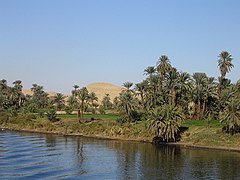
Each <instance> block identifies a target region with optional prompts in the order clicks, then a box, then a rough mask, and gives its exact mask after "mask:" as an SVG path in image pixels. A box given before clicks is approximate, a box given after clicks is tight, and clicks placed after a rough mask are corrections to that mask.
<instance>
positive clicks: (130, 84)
mask: <svg viewBox="0 0 240 180" xmlns="http://www.w3.org/2000/svg"><path fill="white" fill-rule="evenodd" d="M123 86H124V87H125V88H126V89H127V91H130V88H131V87H132V86H133V83H132V82H125V83H123Z"/></svg>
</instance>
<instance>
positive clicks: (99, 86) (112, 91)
mask: <svg viewBox="0 0 240 180" xmlns="http://www.w3.org/2000/svg"><path fill="white" fill-rule="evenodd" d="M86 88H87V89H88V91H89V92H94V93H95V94H96V96H97V97H98V102H99V103H101V101H102V99H103V97H104V96H105V95H106V94H109V97H110V99H111V101H113V99H114V98H115V97H117V96H118V95H119V93H120V92H121V91H122V89H123V88H122V87H120V86H116V85H113V84H110V83H105V82H97V83H92V84H89V85H87V86H86ZM47 93H48V94H49V97H52V96H55V95H56V94H57V93H56V92H51V91H50V92H49V91H47ZM23 94H24V95H27V94H28V95H32V94H33V93H32V91H31V89H23ZM69 96H70V95H66V94H65V97H66V98H67V97H69Z"/></svg>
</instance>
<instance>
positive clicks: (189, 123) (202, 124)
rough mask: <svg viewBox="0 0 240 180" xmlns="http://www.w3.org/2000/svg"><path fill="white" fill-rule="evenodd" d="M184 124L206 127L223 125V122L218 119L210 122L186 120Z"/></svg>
mask: <svg viewBox="0 0 240 180" xmlns="http://www.w3.org/2000/svg"><path fill="white" fill-rule="evenodd" d="M182 126H186V127H192V126H205V127H218V128H220V127H222V125H221V123H220V122H219V121H217V120H211V121H210V122H209V124H208V122H207V120H184V121H183V124H182Z"/></svg>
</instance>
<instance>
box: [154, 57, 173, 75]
mask: <svg viewBox="0 0 240 180" xmlns="http://www.w3.org/2000/svg"><path fill="white" fill-rule="evenodd" d="M171 67H172V66H171V63H170V60H169V59H168V57H167V56H166V55H162V56H161V57H160V58H159V60H158V62H157V71H158V73H159V74H160V76H161V77H162V78H164V77H165V75H166V74H167V73H168V72H169V71H170V70H171Z"/></svg>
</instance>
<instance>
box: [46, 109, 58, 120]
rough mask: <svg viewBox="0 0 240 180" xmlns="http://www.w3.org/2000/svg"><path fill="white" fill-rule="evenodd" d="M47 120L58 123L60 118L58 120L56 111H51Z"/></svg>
mask: <svg viewBox="0 0 240 180" xmlns="http://www.w3.org/2000/svg"><path fill="white" fill-rule="evenodd" d="M46 115H47V118H48V120H49V121H51V122H56V121H59V118H57V114H56V110H55V109H50V110H48V111H47V114H46Z"/></svg>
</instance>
